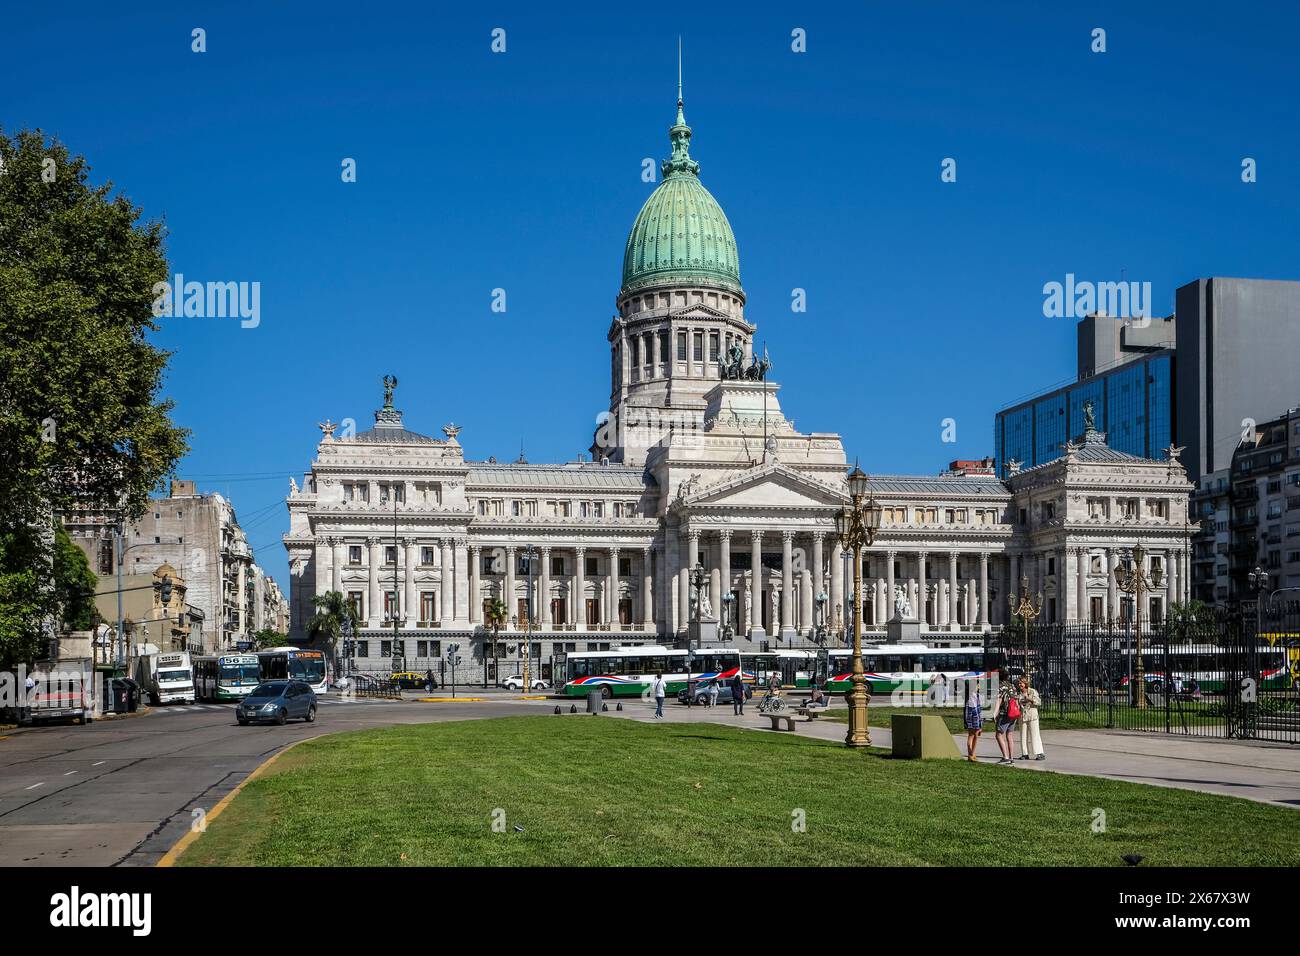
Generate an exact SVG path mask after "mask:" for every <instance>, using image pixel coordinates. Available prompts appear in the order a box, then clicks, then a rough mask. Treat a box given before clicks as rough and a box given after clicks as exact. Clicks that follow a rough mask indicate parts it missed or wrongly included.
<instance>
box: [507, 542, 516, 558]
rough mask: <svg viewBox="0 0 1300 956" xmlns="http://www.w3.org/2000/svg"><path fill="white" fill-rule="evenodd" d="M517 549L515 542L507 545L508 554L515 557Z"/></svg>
mask: <svg viewBox="0 0 1300 956" xmlns="http://www.w3.org/2000/svg"><path fill="white" fill-rule="evenodd" d="M515 550H516V549H515V546H514V545H513V544H508V545H506V554H508V555H510V556H511V557H514V554H515Z"/></svg>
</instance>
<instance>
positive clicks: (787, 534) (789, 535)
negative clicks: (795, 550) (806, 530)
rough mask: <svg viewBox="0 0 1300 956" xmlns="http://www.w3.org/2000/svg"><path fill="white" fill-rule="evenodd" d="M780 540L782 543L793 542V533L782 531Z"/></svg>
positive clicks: (786, 530) (787, 530)
mask: <svg viewBox="0 0 1300 956" xmlns="http://www.w3.org/2000/svg"><path fill="white" fill-rule="evenodd" d="M781 540H782V541H793V540H794V532H793V531H790V530H789V529H785V530H783V531H782V532H781Z"/></svg>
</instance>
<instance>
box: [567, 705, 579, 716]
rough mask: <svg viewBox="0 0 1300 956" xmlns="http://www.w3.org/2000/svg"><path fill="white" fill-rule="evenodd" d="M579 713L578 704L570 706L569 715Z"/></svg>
mask: <svg viewBox="0 0 1300 956" xmlns="http://www.w3.org/2000/svg"><path fill="white" fill-rule="evenodd" d="M577 712H578V705H577V704H570V705H569V713H571V714H576V713H577Z"/></svg>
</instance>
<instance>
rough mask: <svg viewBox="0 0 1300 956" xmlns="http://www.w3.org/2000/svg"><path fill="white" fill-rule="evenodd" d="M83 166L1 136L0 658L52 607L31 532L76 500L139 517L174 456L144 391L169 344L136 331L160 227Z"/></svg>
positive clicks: (150, 393)
mask: <svg viewBox="0 0 1300 956" xmlns="http://www.w3.org/2000/svg"><path fill="white" fill-rule="evenodd" d="M89 172H90V167H89V166H88V165H87V164H86V161H85V159H84V158H83V157H81V156H73V155H70V154H69V152H68V150H67V148H66V147H65V146H63V145H62V144H60V143H59V142H57V141H56V140H49V141H48V142H47V141H46V138H45V136H44V134H43V133H41V132H40V131H39V130H32V131H22V132H19V133H18V134H16V135H15V136H13V137H10V136H8V135H6V134H5V133H4V132H3V131H0V578H2V579H3V581H4V584H3V587H4V588H5V589H7V592H8V593H7V598H8V599H7V600H6V601H5V602H4V608H3V610H2V611H0V618H2V620H0V642H3V643H0V659H5V658H10V659H12V658H13V657H14V656H15V655H16V656H18V657H22V656H24V654H25V649H28V648H30V647H31V646H32V645H33V644H34V643H36V642H39V640H40V633H39V626H40V621H41V619H42V617H48V616H49V615H50V614H53V613H54V612H55V610H56V608H55V604H56V592H57V590H58V589H57V588H51V587H49V579H48V576H47V575H48V569H49V568H50V567H51V565H53V564H57V544H54V543H53V541H52V538H51V537H50V536H49V535H48V534H46V535H44V536H39V537H34V536H33V532H32V529H38V528H39V529H49V527H50V522H51V520H52V519H53V516H54V515H57V514H62V513H66V512H67V511H69V510H72V509H74V508H79V507H90V508H97V509H110V510H113V511H119V512H120V513H121V515H122V517H123V519H124V520H126V521H131V520H133V519H135V518H137V517H139V515H140V514H141V513H142V512H143V510H144V506H145V502H146V500H147V499H148V496H149V492H150V491H151V490H153V489H154V488H156V487H158V486H159V485H160V484H161V483H162V481H163V479H164V478H166V477H167V476H168V475H170V474H172V473H173V472H174V468H175V464H176V462H177V460H178V459H179V458H180V457H181V455H183V454H184V453H185V452H186V450H187V446H186V435H187V433H186V431H185V430H184V429H181V428H177V427H176V426H175V425H173V424H172V421H171V419H170V412H171V409H172V403H171V402H170V401H165V400H160V399H159V398H158V394H159V392H160V390H161V387H162V376H163V372H164V371H165V369H166V366H167V359H168V356H169V353H167V352H164V351H162V350H159V349H157V348H155V347H154V346H153V345H152V344H150V342H149V341H148V338H147V336H148V333H149V332H153V331H156V330H157V326H156V324H155V323H154V316H153V311H152V304H153V301H154V299H155V298H156V293H155V291H154V285H155V284H156V283H159V282H162V281H164V280H166V279H167V278H168V273H169V271H170V270H169V268H168V263H167V258H166V255H165V254H164V251H163V240H164V230H163V227H162V224H161V223H160V222H147V223H141V222H140V216H141V212H140V210H139V209H138V208H137V207H135V206H134V205H132V204H131V202H130V201H129V200H128V199H127V198H126V197H124V196H121V195H118V196H110V192H111V190H112V184H111V183H105V184H103V185H93V184H91V183H90V182H89V178H88V177H89ZM52 545H53V551H54V553H51V546H52ZM33 549H34V550H33ZM33 557H35V559H36V560H35V563H33ZM32 568H37V569H38V571H37V573H36V575H35V576H34V577H32V576H29V575H26V574H25V573H24V572H25V571H27V570H30V569H32ZM41 569H44V571H45V573H42V570H41ZM11 602H13V603H12V604H11ZM33 606H39V607H40V609H41V610H40V613H39V614H37V617H36V622H35V625H33V621H32V619H31V617H30V614H29V612H30V611H31V609H32V608H33ZM34 627H35V629H33V628H34Z"/></svg>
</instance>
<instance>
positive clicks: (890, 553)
mask: <svg viewBox="0 0 1300 956" xmlns="http://www.w3.org/2000/svg"><path fill="white" fill-rule="evenodd" d="M885 554H886V555H888V556H889V560H890V561H893V560H894V558H896V557H898V551H897V550H896V549H894V548H890V549H889V550H888V551H886V552H885Z"/></svg>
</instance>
